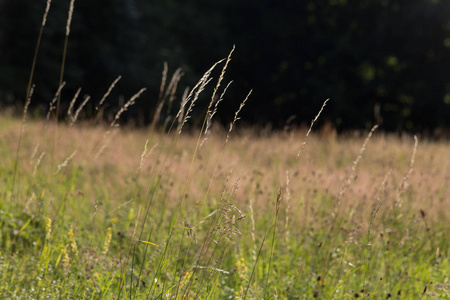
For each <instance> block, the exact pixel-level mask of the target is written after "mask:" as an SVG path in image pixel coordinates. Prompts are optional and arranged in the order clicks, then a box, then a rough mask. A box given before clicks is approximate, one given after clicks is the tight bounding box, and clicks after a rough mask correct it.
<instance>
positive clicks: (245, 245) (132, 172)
mask: <svg viewBox="0 0 450 300" xmlns="http://www.w3.org/2000/svg"><path fill="white" fill-rule="evenodd" d="M21 126H22V123H21V120H16V119H14V118H11V117H9V116H8V115H2V116H1V122H0V128H1V131H0V153H1V154H2V157H3V159H2V160H1V161H0V175H1V178H2V181H1V184H0V193H1V197H2V199H1V202H0V224H1V226H2V231H1V237H0V256H1V258H0V264H1V268H0V270H1V271H0V278H1V282H2V283H1V284H0V294H1V295H2V297H3V298H38V297H49V298H59V297H61V298H70V297H72V298H107V299H114V298H116V299H117V298H118V297H120V298H129V297H132V298H135V299H141V298H144V297H149V298H157V297H158V296H160V297H162V298H168V299H170V298H175V297H178V298H179V299H182V298H183V297H186V298H187V299H190V298H195V297H201V298H208V297H210V298H213V299H214V298H230V297H231V298H236V297H242V298H243V297H244V295H245V297H246V298H249V299H260V298H262V297H265V298H270V299H274V298H277V297H278V298H279V299H284V298H289V299H296V298H297V299H305V298H312V297H318V298H323V299H329V298H337V299H339V298H343V299H348V298H352V297H367V298H372V297H373V298H387V297H388V296H389V295H391V296H392V297H398V296H400V298H404V299H411V298H419V297H422V296H424V297H429V298H431V297H435V298H436V297H438V298H439V297H440V298H443V299H444V298H447V297H448V296H449V295H448V290H449V278H448V274H450V264H449V260H448V255H449V248H448V245H449V227H448V224H447V220H448V219H449V217H450V216H449V212H448V209H446V208H448V207H449V199H450V198H449V190H448V178H449V176H450V174H449V173H448V172H449V170H450V166H449V163H450V162H449V161H448V159H446V158H447V156H448V155H447V153H448V149H449V146H448V144H447V143H445V142H440V143H435V142H428V141H424V140H420V139H419V144H418V146H417V153H416V157H415V161H414V164H413V165H412V166H411V156H412V153H413V149H414V139H413V137H409V136H404V137H402V138H397V137H393V136H389V135H385V134H383V133H375V135H374V136H373V137H372V138H371V139H370V140H369V141H368V143H367V146H366V150H365V152H364V153H363V154H362V157H361V160H360V161H359V163H358V165H357V166H356V167H355V170H354V175H356V176H353V175H352V172H353V171H352V167H353V166H354V164H353V162H354V161H355V160H356V158H357V157H358V155H359V154H360V151H361V146H362V144H363V142H364V139H365V137H366V134H360V135H358V136H352V137H351V136H346V137H345V136H344V137H339V138H337V139H336V138H334V137H332V138H327V137H326V136H318V135H312V136H310V137H309V138H308V140H307V144H306V145H305V146H304V149H303V150H302V154H301V155H300V157H299V158H297V154H298V151H299V149H301V148H302V147H303V146H302V145H303V144H302V143H303V141H304V140H305V139H304V138H305V134H306V131H302V130H300V131H298V132H289V133H276V134H266V135H261V134H259V137H257V136H258V135H256V134H255V132H254V131H253V130H241V131H239V133H237V132H235V136H232V137H231V139H230V140H229V142H228V144H227V146H226V147H225V148H224V150H223V151H224V152H223V154H222V155H221V151H222V149H223V143H224V140H225V139H226V131H221V130H216V131H215V133H213V134H211V135H210V136H209V137H208V140H207V141H206V142H205V143H204V144H203V145H202V146H201V147H200V148H199V149H198V151H197V153H196V154H195V156H193V155H194V152H195V146H196V143H197V140H198V136H197V134H196V133H195V131H194V132H192V133H182V134H181V135H179V136H177V135H175V134H169V135H164V134H158V133H155V132H148V131H147V130H145V129H140V130H137V129H135V130H131V129H123V130H122V131H119V132H117V134H115V135H114V136H112V139H111V141H110V142H109V143H108V144H107V145H106V148H105V149H104V151H103V152H102V153H101V154H100V155H98V156H97V157H96V158H95V155H96V153H97V152H98V149H99V148H100V147H102V143H105V139H104V136H105V132H106V131H107V130H109V128H102V127H98V126H97V127H92V126H90V125H87V124H78V125H76V126H74V127H69V126H66V125H63V124H60V125H59V126H58V135H57V142H56V145H57V147H56V151H55V153H54V154H53V155H54V158H53V159H52V158H51V157H50V155H51V152H52V151H51V149H52V147H53V139H54V132H53V131H54V129H55V127H54V123H53V122H45V121H29V122H28V123H27V126H26V129H25V132H24V135H23V140H22V146H21V149H20V152H19V161H20V164H19V166H20V167H19V169H18V170H17V179H16V188H15V189H14V193H11V192H10V191H11V184H12V178H11V176H12V173H13V167H14V153H15V148H16V146H17V139H18V136H19V134H20V130H21ZM175 138H177V139H178V141H177V143H176V144H173V143H172V141H173V140H174V139H175ZM147 141H148V142H147ZM164 141H165V142H164ZM146 144H147V147H146V148H147V150H146V151H145V152H144V148H145V145H146ZM42 153H46V154H45V155H43V156H42V157H41V154H42ZM73 153H75V154H73ZM221 156H222V158H221V159H220V157H221ZM166 157H167V158H166ZM39 158H40V160H39ZM69 158H70V159H69ZM38 161H39V163H38ZM52 161H53V164H52ZM64 162H66V164H64ZM216 165H217V169H216ZM58 166H59V167H60V168H59V171H58ZM190 168H191V171H190V172H191V180H189V181H188V185H187V188H186V187H185V185H186V182H187V181H186V176H187V174H188V173H189V169H190ZM138 170H139V171H138ZM410 170H412V172H411V174H410V176H407V174H408V173H409V172H410ZM33 173H34V175H33ZM213 174H215V175H214V176H213ZM211 178H212V179H211ZM405 178H406V181H405ZM211 180H212V181H211ZM346 182H348V186H347V187H346V191H345V193H342V195H341V199H339V197H340V193H341V190H342V188H343V187H345V186H346ZM208 189H209V192H208V193H206V191H207V190H208ZM278 191H280V194H278ZM277 194H278V196H277ZM205 196H206V197H205ZM182 197H185V200H184V204H183V205H182V207H181V209H179V202H180V199H181V198H182ZM277 199H279V208H278V214H277V213H276V212H277V206H276V205H277ZM338 200H339V201H338ZM149 201H151V202H149ZM203 202H204V203H203ZM149 203H150V206H149ZM338 203H339V205H337V204H338ZM147 210H148V214H147ZM178 211H179V217H178V219H176V214H177V212H178ZM146 214H147V216H146V217H145V215H146ZM276 216H277V217H276ZM144 219H145V223H144ZM274 221H276V223H273V226H271V224H272V222H274ZM369 227H370V235H369V234H368V232H369ZM141 232H142V235H141ZM170 233H172V236H171V237H170V244H169V246H168V247H165V246H166V245H167V243H168V241H169V239H168V238H169V236H168V235H169V234H170ZM176 295H177V296H176Z"/></svg>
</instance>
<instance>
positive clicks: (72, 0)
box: [56, 0, 75, 121]
mask: <svg viewBox="0 0 450 300" xmlns="http://www.w3.org/2000/svg"><path fill="white" fill-rule="evenodd" d="M74 2H75V0H70V5H69V13H68V16H67V24H66V36H65V39H64V48H63V56H62V61H61V70H60V74H59V85H60V86H61V84H62V83H63V78H64V68H65V66H66V56H67V44H68V43H69V35H70V25H71V23H72V15H73V8H74ZM60 102H61V94H59V95H58V101H57V102H56V121H57V120H58V116H59V106H60Z"/></svg>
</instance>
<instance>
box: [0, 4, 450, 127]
mask: <svg viewBox="0 0 450 300" xmlns="http://www.w3.org/2000/svg"><path fill="white" fill-rule="evenodd" d="M69 2H70V1H68V0H67V1H56V0H55V1H53V2H52V4H51V7H50V12H49V15H48V21H47V25H46V27H45V29H44V34H43V40H42V42H41V48H40V52H39V56H38V60H37V67H36V72H35V74H36V75H35V80H34V82H35V83H36V90H35V94H34V96H33V100H32V108H31V111H32V112H34V113H35V114H36V115H37V116H39V115H41V116H45V112H46V110H47V108H48V103H49V101H50V100H51V99H52V98H53V95H54V93H55V91H56V89H57V88H58V82H59V72H60V66H61V60H62V49H63V43H64V34H65V24H66V18H67V11H68V7H69ZM45 5H46V1H44V0H40V1H35V0H23V1H15V0H0V103H1V105H2V106H4V107H5V106H14V107H21V106H22V105H23V102H24V97H25V92H26V85H27V80H28V76H29V74H30V68H31V62H32V58H33V53H34V48H35V43H36V39H37V36H38V31H39V27H40V24H41V21H42V15H43V12H44V9H45ZM449 16H450V5H449V4H448V3H447V2H445V1H439V0H408V1H404V0H376V1H373V0H371V1H368V0H314V1H294V0H286V1H281V2H280V1H256V0H249V1H244V2H243V1H238V0H216V1H206V0H197V1H192V0H187V1H161V2H158V3H153V2H149V1H144V0H96V1H75V10H74V15H73V21H72V27H71V33H70V37H69V44H68V52H67V63H66V69H65V70H66V71H65V74H64V80H65V81H66V82H67V86H66V87H65V88H64V90H63V94H62V99H61V101H62V105H63V107H67V106H68V103H69V102H70V100H71V99H72V97H73V94H74V93H75V91H76V90H77V89H78V87H82V95H85V94H89V95H91V96H92V98H93V102H91V103H90V104H88V106H87V107H86V113H85V114H86V116H89V115H90V114H92V111H93V110H94V106H95V104H96V103H98V101H99V100H100V98H101V97H102V95H103V94H104V93H105V91H106V90H107V89H108V87H109V85H110V84H111V83H112V82H113V80H114V79H115V78H116V77H117V76H119V75H122V80H121V81H120V82H119V83H118V85H117V86H116V88H115V89H114V91H113V93H112V94H111V96H110V98H109V99H108V102H107V106H106V111H105V115H106V116H107V115H112V114H113V113H115V112H116V111H117V110H118V109H119V105H120V104H121V102H122V103H123V101H124V100H123V99H125V101H126V100H128V99H129V98H130V97H131V96H132V95H133V94H134V93H136V92H137V91H138V90H139V89H140V88H142V87H146V88H147V89H148V90H147V91H146V92H145V94H143V96H142V99H140V100H138V101H137V103H136V105H135V106H134V107H132V108H131V109H130V111H129V113H127V117H128V121H134V123H136V124H138V125H143V124H148V123H149V122H151V118H152V116H153V114H154V110H155V109H156V105H157V101H158V94H159V86H160V83H161V73H162V70H163V64H164V62H167V63H168V65H169V76H171V75H172V73H173V72H174V71H175V70H176V69H177V68H178V67H181V68H182V69H183V73H184V76H183V78H182V79H181V81H180V84H179V89H178V91H177V94H176V96H177V99H176V100H175V101H176V104H174V107H173V108H172V110H171V111H170V110H169V109H163V112H162V116H163V118H161V120H164V117H166V116H169V115H171V114H174V112H176V110H177V109H178V103H179V101H180V99H181V95H182V93H183V90H184V88H185V87H186V86H190V87H193V86H194V84H195V83H196V81H197V80H198V79H199V78H200V77H201V75H202V74H203V72H205V71H206V70H207V69H208V68H209V67H210V66H211V65H212V64H213V63H214V62H216V61H217V60H219V59H221V58H224V57H226V56H227V55H228V53H229V51H230V50H231V48H232V46H233V45H236V51H235V52H234V54H233V60H232V62H231V64H230V67H229V69H228V71H227V74H226V80H227V81H229V80H233V81H234V82H233V84H232V85H231V87H230V89H229V90H228V92H227V95H226V97H225V99H224V102H223V103H221V107H220V109H219V111H218V119H219V120H221V121H222V122H224V123H228V122H230V120H231V119H232V116H233V114H234V111H235V110H236V108H237V107H238V106H239V103H240V102H241V101H242V100H243V98H244V97H245V95H246V94H247V92H248V90H250V89H253V90H254V92H253V94H252V96H251V99H250V100H249V102H248V104H247V106H246V108H245V110H244V111H243V113H242V120H244V121H245V122H246V123H247V124H255V125H259V126H267V125H268V124H270V126H272V127H273V128H283V127H284V126H285V125H286V122H288V123H289V125H301V124H305V123H307V122H309V121H310V120H311V118H312V117H313V116H314V115H315V113H316V112H317V111H318V109H319V108H320V106H321V104H322V103H323V101H324V100H325V99H327V98H331V101H330V102H329V104H328V106H327V109H326V110H325V111H324V114H323V116H322V118H321V120H320V122H321V123H324V122H329V123H331V124H332V125H333V126H335V127H336V128H337V129H338V130H340V131H341V130H349V129H354V128H368V127H370V126H372V125H373V124H374V123H376V122H381V124H382V128H383V129H384V130H388V131H413V132H421V133H429V134H435V133H439V132H442V131H443V129H444V128H446V127H448V126H449V125H450V70H449V67H448V66H449V65H450V64H449V62H450V52H449V50H450V19H449ZM214 77H215V78H217V77H218V74H216V75H214ZM211 86H212V84H211ZM210 88H212V87H210ZM206 95H211V94H210V93H209V94H208V93H204V96H203V97H202V98H200V99H199V101H203V102H204V103H205V102H207V101H209V98H208V96H206ZM121 99H122V100H121ZM79 101H81V100H79ZM377 110H379V114H378V113H375V112H376V111H377ZM200 113H201V112H199V114H200ZM193 119H194V122H195V116H194V118H193Z"/></svg>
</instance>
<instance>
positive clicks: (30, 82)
mask: <svg viewBox="0 0 450 300" xmlns="http://www.w3.org/2000/svg"><path fill="white" fill-rule="evenodd" d="M51 2H52V1H51V0H47V4H46V6H45V11H44V15H43V17H42V22H41V27H40V29H39V34H38V38H37V41H36V47H35V48H34V56H33V62H32V63H31V71H30V77H29V79H28V85H27V92H26V94H25V108H24V119H25V115H26V109H27V108H28V105H29V104H30V100H31V95H32V94H33V89H34V86H33V78H34V70H35V69H36V61H37V57H38V53H39V48H40V45H41V40H42V34H43V32H44V27H45V24H46V23H47V16H48V12H49V11H50V4H51ZM22 135H23V132H22V130H21V132H20V135H19V139H18V142H17V149H16V158H15V160H14V168H13V178H12V184H11V196H12V194H13V193H14V186H15V183H16V175H17V168H18V165H19V152H20V147H21V143H22Z"/></svg>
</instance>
